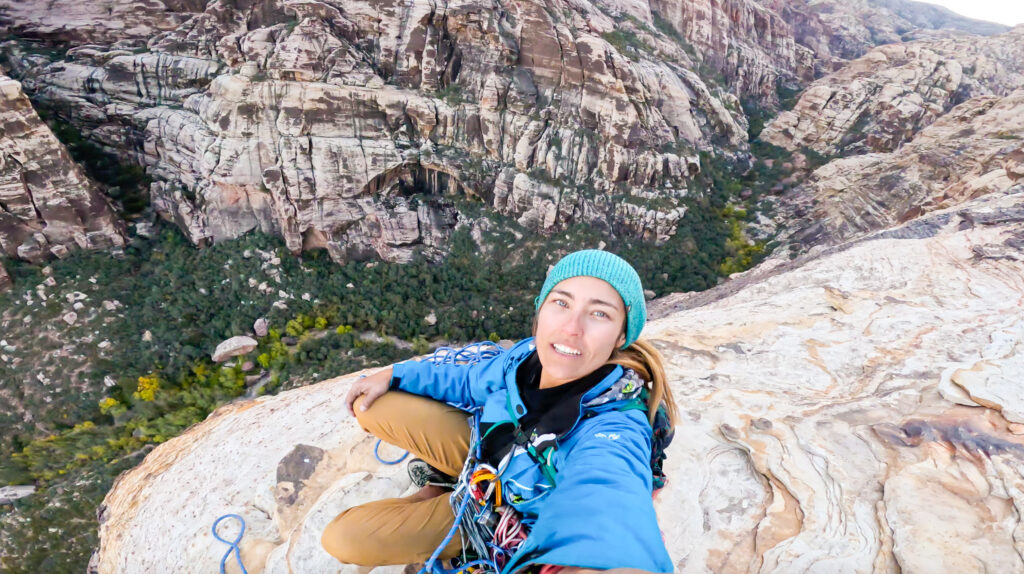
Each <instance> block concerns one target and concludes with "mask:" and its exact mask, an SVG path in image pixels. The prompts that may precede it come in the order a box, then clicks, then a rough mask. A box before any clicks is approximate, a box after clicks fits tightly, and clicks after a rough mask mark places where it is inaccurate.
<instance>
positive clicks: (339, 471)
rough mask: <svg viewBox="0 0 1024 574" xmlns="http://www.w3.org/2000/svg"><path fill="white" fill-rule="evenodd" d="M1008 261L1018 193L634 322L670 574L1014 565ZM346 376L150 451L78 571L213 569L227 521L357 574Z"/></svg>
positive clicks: (247, 407) (1022, 427) (310, 560)
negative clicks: (231, 516) (649, 392)
mask: <svg viewBox="0 0 1024 574" xmlns="http://www.w3.org/2000/svg"><path fill="white" fill-rule="evenodd" d="M1022 241H1024V187H1021V186H1017V187H1014V188H1012V189H1010V190H1008V191H1004V192H995V193H991V194H988V195H986V196H984V197H982V198H979V199H976V200H973V201H972V202H968V203H967V204H964V205H961V206H959V207H956V208H952V209H948V210H945V211H941V212H936V213H933V214H931V215H928V216H925V217H923V218H920V219H917V220H914V221H912V222H910V223H908V224H906V225H904V226H901V227H897V228H895V229H891V230H887V231H885V232H882V233H879V234H876V235H874V236H870V237H868V238H866V239H863V240H860V241H856V242H852V243H848V244H844V245H842V246H839V247H835V248H833V249H831V250H829V251H827V252H825V253H822V254H820V255H819V256H816V257H803V258H800V259H797V260H796V261H792V262H788V261H787V262H781V261H773V262H769V263H768V264H766V265H765V266H764V267H762V268H759V269H757V270H754V271H752V272H749V273H748V275H746V276H744V277H742V278H741V279H740V280H738V281H734V282H731V283H729V284H726V285H723V286H722V287H720V288H718V289H715V290H712V291H711V292H707V293H703V294H699V295H679V296H672V297H668V298H665V299H662V300H660V301H658V302H655V303H654V304H652V308H651V314H652V316H653V317H656V318H657V319H656V320H654V321H653V322H652V323H651V324H650V325H648V327H647V330H646V332H645V334H646V336H647V337H650V338H651V339H652V340H653V341H654V343H655V344H656V346H658V347H659V348H660V349H661V350H662V352H663V353H664V354H665V356H666V358H667V360H668V365H667V371H668V378H669V380H670V383H671V385H672V389H673V393H674V394H675V396H676V398H677V401H678V402H679V405H680V409H681V413H682V422H681V424H680V425H679V427H678V428H677V431H676V438H675V441H674V442H673V443H672V445H671V447H670V449H669V451H668V462H667V467H666V470H667V474H668V476H669V482H668V485H667V487H666V488H665V490H664V491H663V492H662V493H661V494H660V495H659V496H658V498H657V500H656V506H657V508H658V511H659V516H660V524H661V527H662V530H663V533H664V535H665V540H666V542H667V544H668V547H669V551H670V553H671V555H672V556H673V558H674V559H675V560H676V569H677V571H679V572H681V573H688V572H707V571H714V572H746V571H749V570H750V568H755V569H758V570H759V571H762V572H779V573H782V572H792V571H793V569H794V568H799V569H801V570H808V571H811V570H817V569H826V570H828V571H850V572H869V571H875V572H877V571H901V572H934V571H943V572H966V571H977V570H984V571H989V572H995V571H998V572H1014V571H1019V570H1020V569H1022V568H1024V561H1022V559H1021V556H1020V554H1019V553H1018V552H1017V551H1016V544H1017V543H1016V542H1015V533H1016V532H1018V531H1019V529H1020V528H1021V518H1020V516H1019V513H1018V512H1016V511H1015V508H1018V507H1020V506H1021V504H1024V498H1022V497H1021V494H1020V492H1021V488H1020V486H1021V474H1020V471H1019V469H1020V466H1021V464H1022V463H1024V439H1022V438H1021V434H1022V433H1024V403H1022V402H1021V399H1020V394H1019V393H1018V392H1016V390H1014V389H1015V388H1016V387H1015V385H1016V384H1017V383H1016V382H1017V381H1019V380H1020V378H1021V377H1022V376H1024V360H1022V357H1024V355H1022V354H1021V349H1022V348H1024V319H1022V317H1021V315H1020V312H1019V311H1020V301H1021V299H1022V298H1024V257H1022V256H1021V253H1022V251H1021V246H1022ZM354 379H355V376H354V375H351V376H345V377H341V378H338V379H332V380H329V381H325V382H323V383H320V384H317V385H313V386H310V387H306V388H302V389H298V390H294V391H290V392H287V393H282V394H281V395H278V396H275V397H264V398H260V399H256V400H254V401H249V402H240V403H235V404H232V405H229V406H226V407H223V408H221V409H220V410H218V411H217V412H215V413H214V414H213V415H211V416H210V418H209V419H207V420H206V421H205V422H203V423H201V424H200V425H197V426H195V427H193V428H192V429H190V430H189V431H188V432H186V433H185V434H184V435H182V436H180V437H178V438H175V439H173V440H171V441H168V442H167V443H165V444H163V445H161V446H159V447H157V448H156V449H155V450H154V451H153V452H152V453H150V454H149V455H148V456H147V457H146V459H145V461H144V462H143V463H142V464H141V465H140V466H138V467H137V468H135V469H133V470H132V471H130V472H128V473H126V474H124V475H122V476H121V478H120V479H119V480H118V482H117V484H116V485H115V487H114V488H113V490H112V491H111V492H110V493H109V495H108V496H107V498H106V500H105V504H104V506H103V508H102V509H101V511H100V520H101V522H102V526H101V533H100V535H101V546H100V550H99V552H98V554H97V555H96V557H95V562H94V566H95V568H97V571H99V572H122V571H123V572H135V571H140V572H141V571H180V570H186V569H193V570H195V569H199V570H209V569H211V568H216V562H217V560H218V559H219V556H220V555H221V553H222V551H223V550H225V549H226V547H223V546H221V545H220V544H219V543H217V542H216V541H214V539H213V537H212V536H211V534H210V525H211V524H212V523H213V521H214V520H215V519H216V518H217V517H218V516H220V515H222V514H224V513H229V512H234V513H238V514H241V515H243V516H244V517H245V519H246V521H247V523H248V529H247V530H246V534H245V538H244V539H243V540H242V543H241V547H242V556H243V559H244V560H245V561H246V565H247V567H248V568H249V569H250V571H253V570H258V569H259V568H263V570H262V571H263V572H265V573H268V574H269V573H279V572H280V573H283V572H293V573H299V572H355V571H356V570H355V567H351V566H341V565H339V564H337V563H335V562H334V561H333V559H331V558H330V557H329V556H327V555H326V554H325V553H324V552H323V551H322V550H321V548H320V546H319V536H320V533H321V532H322V529H323V527H324V526H325V525H326V523H327V522H328V521H329V520H330V519H331V518H332V517H333V516H334V515H335V514H337V513H338V512H340V511H341V510H343V509H345V508H347V507H349V506H351V505H354V504H360V503H362V502H365V501H368V500H372V499H375V498H379V497H384V496H397V495H399V494H401V493H403V492H407V491H408V489H409V488H410V487H409V483H408V480H407V479H406V477H405V476H404V469H403V468H402V467H401V466H398V467H384V466H382V465H380V464H379V463H377V462H375V461H374V458H373V454H372V448H373V442H374V441H373V439H372V438H371V437H370V436H368V435H366V434H365V433H364V432H363V431H361V430H360V429H359V427H358V425H357V424H356V423H355V421H354V419H352V418H351V417H349V416H347V415H346V414H345V413H344V405H343V404H342V401H341V397H343V396H344V394H345V392H346V390H347V388H348V386H349V384H351V382H352V381H353V380H354ZM227 529H228V527H227V526H226V525H225V530H227ZM398 570H399V568H398V567H395V568H394V569H393V571H395V572H397V571H398Z"/></svg>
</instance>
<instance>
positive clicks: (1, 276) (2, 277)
mask: <svg viewBox="0 0 1024 574" xmlns="http://www.w3.org/2000/svg"><path fill="white" fill-rule="evenodd" d="M13 284H14V282H13V281H11V276H10V274H9V273H7V269H5V268H4V262H3V261H0V291H3V290H4V289H7V288H8V287H10V286H11V285H13Z"/></svg>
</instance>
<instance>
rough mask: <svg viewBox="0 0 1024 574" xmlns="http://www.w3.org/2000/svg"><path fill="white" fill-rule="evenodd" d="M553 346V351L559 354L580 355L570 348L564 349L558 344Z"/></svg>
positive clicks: (563, 346) (564, 347)
mask: <svg viewBox="0 0 1024 574" xmlns="http://www.w3.org/2000/svg"><path fill="white" fill-rule="evenodd" d="M554 346H555V350H556V351H558V352H559V353H565V354H566V355H581V354H582V353H580V352H579V351H577V350H576V349H573V348H572V347H566V346H565V345H559V344H558V343H555V345H554Z"/></svg>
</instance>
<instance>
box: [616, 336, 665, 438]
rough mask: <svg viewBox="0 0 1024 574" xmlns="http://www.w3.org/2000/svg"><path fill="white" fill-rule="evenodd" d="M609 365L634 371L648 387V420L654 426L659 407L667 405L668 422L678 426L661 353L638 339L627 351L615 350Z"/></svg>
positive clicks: (648, 343) (645, 341) (643, 340)
mask: <svg viewBox="0 0 1024 574" xmlns="http://www.w3.org/2000/svg"><path fill="white" fill-rule="evenodd" d="M607 364H613V365H619V366H621V367H622V368H624V369H632V370H633V371H635V372H636V374H638V375H640V378H641V379H643V380H644V382H645V383H646V386H647V393H648V394H647V420H648V422H650V423H651V426H654V417H655V415H657V413H658V407H660V406H661V405H662V404H664V405H665V411H666V412H667V413H668V420H669V422H670V423H671V424H672V426H673V427H675V426H676V418H677V409H676V402H675V399H673V398H672V389H671V388H669V386H668V380H667V379H666V377H665V360H664V358H662V356H661V353H660V352H659V351H658V349H656V348H655V347H654V345H652V344H651V343H650V342H649V341H647V340H646V339H638V340H637V341H634V342H633V343H632V344H631V345H630V346H628V347H626V348H625V349H615V351H613V352H612V356H611V357H610V358H609V359H608V363H607Z"/></svg>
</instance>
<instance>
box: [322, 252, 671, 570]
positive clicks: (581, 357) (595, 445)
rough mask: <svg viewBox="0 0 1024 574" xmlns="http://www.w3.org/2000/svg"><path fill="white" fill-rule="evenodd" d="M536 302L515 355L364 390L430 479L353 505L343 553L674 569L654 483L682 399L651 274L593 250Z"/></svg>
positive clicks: (338, 538)
mask: <svg viewBox="0 0 1024 574" xmlns="http://www.w3.org/2000/svg"><path fill="white" fill-rule="evenodd" d="M535 307H536V315H535V316H534V324H533V337H531V338H528V339H524V340H522V341H520V342H518V343H517V344H515V345H514V346H513V347H511V348H510V349H508V350H507V351H504V352H502V353H500V354H495V353H492V355H494V356H488V357H486V358H483V359H482V360H479V361H477V362H475V363H472V364H451V363H450V364H437V363H436V362H432V361H422V362H417V361H408V362H404V363H399V364H396V365H393V366H392V367H389V368H386V369H383V370H381V371H379V372H377V373H375V374H374V375H372V376H369V377H366V378H364V379H361V380H359V381H357V382H355V383H354V384H353V386H352V389H351V390H350V392H349V394H348V396H347V397H346V401H347V403H348V409H349V411H350V412H352V413H353V414H354V415H355V416H356V418H357V420H358V421H359V424H360V425H361V426H362V427H363V428H365V429H366V430H368V431H369V432H371V433H373V434H374V435H375V436H377V437H378V438H380V439H382V440H383V441H385V442H388V443H391V444H393V445H396V446H399V447H401V448H404V449H406V450H408V451H410V452H412V453H414V454H415V455H416V456H417V457H418V459H414V460H413V461H412V462H411V463H410V476H411V477H412V478H413V481H414V482H415V483H416V484H418V485H420V486H421V487H422V488H421V489H420V490H419V491H418V492H417V493H416V494H413V495H412V496H408V497H405V498H395V499H386V500H378V501H376V502H370V503H368V504H363V505H361V506H356V507H353V508H349V509H348V510H346V511H344V512H342V513H341V514H339V515H338V516H337V517H336V518H335V519H334V520H333V521H332V522H331V523H330V524H329V525H328V526H327V528H326V529H325V530H324V533H323V538H322V543H323V546H324V548H325V549H326V550H327V551H328V552H329V553H331V554H332V555H333V556H334V557H336V558H337V559H338V560H340V561H342V562H345V563H351V564H359V565H363V566H383V565H388V564H410V563H425V566H424V570H427V571H438V572H441V571H444V570H443V569H442V568H440V566H439V565H437V560H439V559H440V560H451V559H454V560H455V562H454V563H455V564H457V565H459V569H458V570H457V571H461V570H468V569H469V568H471V567H477V568H478V569H479V571H481V572H492V573H494V574H498V573H499V572H500V573H512V572H524V571H526V570H527V569H531V570H535V571H541V572H543V573H544V574H549V573H552V572H554V571H555V570H557V569H559V568H560V567H565V569H564V570H563V571H562V574H570V572H581V571H582V570H581V569H594V570H609V569H613V568H629V569H638V570H644V571H648V572H671V571H672V570H673V565H672V561H671V559H670V558H669V555H668V552H667V551H666V549H665V545H664V542H663V541H662V537H661V534H660V531H659V530H658V524H657V517H656V515H655V512H654V505H653V502H652V493H653V491H654V490H655V489H657V488H660V487H661V486H662V485H663V484H664V475H663V474H662V472H661V464H662V461H663V459H664V449H665V447H666V446H667V445H668V442H669V441H671V437H672V425H673V423H674V420H675V406H674V403H673V400H672V396H671V393H670V392H669V388H668V385H667V384H666V382H665V373H664V368H663V366H662V359H661V356H660V354H659V353H658V351H657V350H656V349H655V348H654V347H653V346H651V345H650V344H649V343H647V342H645V341H638V340H637V339H638V337H639V336H640V332H641V330H643V327H644V323H645V322H646V319H647V311H646V307H645V304H644V292H643V287H642V285H641V283H640V277H639V276H638V275H637V273H636V271H635V270H634V269H633V268H632V267H631V266H630V265H629V264H628V263H627V262H626V261H624V260H623V259H621V258H619V257H618V256H616V255H613V254H611V253H607V252H604V251H596V250H586V251H578V252H575V253H572V254H570V255H567V256H566V257H564V258H563V259H562V260H561V261H559V262H558V263H557V264H556V265H555V266H554V267H553V268H552V269H551V271H550V273H549V274H548V276H547V279H546V280H545V282H544V286H543V287H542V288H541V292H540V296H539V297H537V299H536V300H535ZM395 391H399V392H395ZM456 531H458V532H456ZM453 572H454V571H453Z"/></svg>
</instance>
